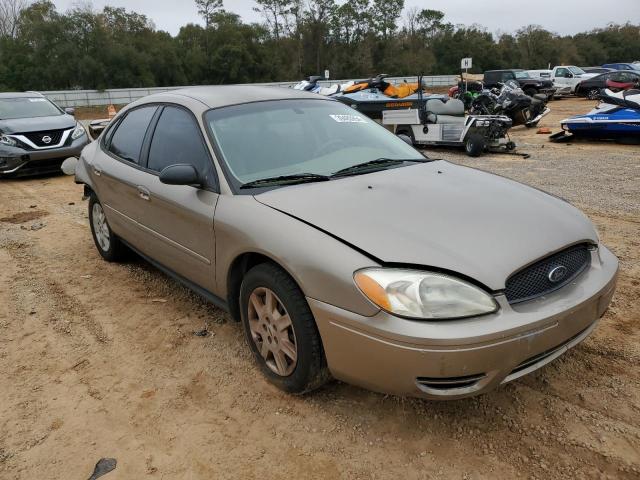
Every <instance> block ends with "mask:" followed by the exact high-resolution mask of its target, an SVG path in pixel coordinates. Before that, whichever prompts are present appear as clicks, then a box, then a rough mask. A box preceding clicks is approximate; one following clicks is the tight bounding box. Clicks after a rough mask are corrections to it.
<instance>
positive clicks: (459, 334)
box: [308, 246, 618, 400]
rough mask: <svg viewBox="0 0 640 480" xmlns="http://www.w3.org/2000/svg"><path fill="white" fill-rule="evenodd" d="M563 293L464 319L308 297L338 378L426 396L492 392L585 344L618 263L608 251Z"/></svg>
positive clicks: (604, 303)
mask: <svg viewBox="0 0 640 480" xmlns="http://www.w3.org/2000/svg"><path fill="white" fill-rule="evenodd" d="M592 255H593V259H592V260H593V261H592V265H591V267H590V268H589V269H588V270H586V271H585V272H583V274H581V276H580V277H578V278H577V279H576V280H574V281H573V282H572V283H570V284H568V285H566V286H565V287H563V288H562V289H560V290H558V291H556V292H553V293H551V294H548V295H545V296H544V297H540V298H538V299H535V300H531V301H528V302H525V303H521V304H517V305H510V304H509V303H508V301H507V300H506V297H505V296H504V295H496V300H497V301H498V303H499V304H500V310H499V311H498V312H497V313H495V314H492V315H487V316H484V317H478V318H470V319H464V320H452V321H440V322H428V321H411V320H405V319H401V318H398V317H395V316H393V315H390V314H387V313H385V312H382V311H381V312H379V313H378V314H376V315H374V316H373V317H364V316H361V315H358V314H355V313H353V312H349V311H346V310H343V309H340V308H338V307H335V306H333V305H329V304H327V303H323V302H320V301H318V300H315V299H308V301H309V305H310V307H311V310H312V312H313V314H314V317H315V319H316V322H317V325H318V329H319V331H320V335H321V337H322V341H323V345H324V349H325V353H326V358H327V363H328V366H329V369H330V371H331V373H332V374H333V376H334V377H335V378H337V379H339V380H343V381H345V382H348V383H352V384H355V385H359V386H362V387H365V388H368V389H370V390H374V391H378V392H384V393H390V394H395V395H403V396H414V397H422V398H428V399H442V400H445V399H457V398H463V397H468V396H473V395H478V394H481V393H485V392H488V391H490V390H492V389H494V388H496V387H498V386H499V385H501V384H504V383H507V382H510V381H512V380H515V379H516V378H519V377H521V376H523V375H526V374H528V373H530V372H533V371H534V370H537V369H538V368H540V367H542V366H543V365H546V364H547V363H549V362H551V361H552V360H554V359H556V358H557V357H559V356H560V355H562V354H563V353H564V352H566V351H567V350H568V349H570V348H572V347H574V346H575V345H577V344H579V343H580V342H581V341H582V340H584V339H585V338H586V337H587V336H588V335H589V334H590V333H591V332H592V331H593V330H594V328H595V327H596V325H597V322H598V320H599V319H600V317H601V316H602V315H603V314H604V312H605V311H606V309H607V307H608V305H609V303H610V302H611V298H612V296H613V293H614V291H615V285H616V279H617V272H618V260H617V259H616V257H615V256H614V255H613V254H612V253H611V252H610V251H609V250H607V249H606V248H605V247H603V246H600V248H599V250H598V251H597V252H596V251H594V252H593V253H592Z"/></svg>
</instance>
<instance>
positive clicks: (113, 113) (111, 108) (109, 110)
mask: <svg viewBox="0 0 640 480" xmlns="http://www.w3.org/2000/svg"><path fill="white" fill-rule="evenodd" d="M107 114H108V115H109V118H113V117H115V116H116V107H114V106H113V105H109V106H108V107H107Z"/></svg>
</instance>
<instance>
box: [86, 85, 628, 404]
mask: <svg viewBox="0 0 640 480" xmlns="http://www.w3.org/2000/svg"><path fill="white" fill-rule="evenodd" d="M75 174H76V181H77V182H78V183H82V184H84V185H85V194H86V196H87V197H88V198H89V217H90V224H91V231H92V234H93V238H94V240H95V244H96V247H97V249H98V252H99V253H100V255H102V257H103V258H104V259H105V260H108V261H116V260H118V259H120V258H121V257H122V254H123V253H124V252H125V251H126V250H133V251H135V252H137V253H138V254H140V255H141V256H143V257H144V258H146V259H147V260H148V261H149V262H151V263H152V264H153V265H155V266H156V267H158V268H159V269H161V270H163V271H164V272H166V273H167V274H168V275H171V276H172V277H174V278H176V279H177V280H179V281H180V282H182V283H183V284H185V285H187V286H188V287H190V288H192V289H193V290H194V291H196V292H197V293H199V294H201V295H202V296H204V297H205V298H207V299H209V300H210V301H211V302H213V303H214V304H216V305H218V306H219V307H221V308H223V309H225V310H227V311H229V312H230V314H231V316H232V317H233V318H234V319H236V320H238V321H240V322H241V323H242V326H243V328H244V331H245V334H246V338H247V342H248V344H249V346H250V348H251V349H252V351H253V353H254V355H255V359H256V362H257V365H258V366H259V368H260V369H261V370H262V372H263V373H264V375H265V377H266V378H267V379H268V380H269V381H271V382H273V383H274V384H275V385H277V386H278V387H280V388H282V389H283V390H285V391H287V392H291V393H303V392H307V391H309V390H312V389H314V388H317V387H318V386H320V385H322V384H323V383H324V382H325V381H326V380H327V379H329V378H330V377H331V376H333V377H334V378H337V379H340V380H343V381H346V382H350V383H353V384H356V385H360V386H363V387H366V388H369V389H372V390H376V391H381V392H388V393H393V394H399V395H413V396H420V397H427V398H440V399H452V398H461V397H465V396H470V395H475V394H479V393H482V392H486V391H488V390H490V389H492V388H495V387H497V386H498V385H500V384H503V383H505V382H509V381H511V380H514V379H516V378H518V377H520V376H522V375H525V374H527V373H529V372H532V371H534V370H536V369H538V368H540V367H541V366H543V365H545V364H547V363H548V362H550V361H552V360H553V359H555V358H557V357H558V356H560V355H561V354H563V353H564V352H566V351H567V350H568V349H569V348H571V347H573V346H575V345H576V344H578V343H579V342H581V341H582V340H583V339H584V338H586V337H587V336H588V335H589V334H590V333H591V332H592V331H593V329H594V328H595V327H596V324H597V322H598V319H599V318H600V317H601V316H602V314H603V313H604V312H605V310H606V309H607V306H608V305H609V302H610V300H611V297H612V295H613V292H614V289H615V282H616V274H617V270H618V261H617V259H616V258H615V257H614V256H613V255H612V254H611V252H610V251H609V250H608V249H607V248H606V247H605V246H604V245H602V244H601V243H600V241H599V238H598V235H597V233H596V231H595V229H594V227H593V225H592V224H591V222H589V220H588V219H587V218H586V217H585V216H584V215H583V214H582V213H580V212H579V211H578V210H576V209H575V208H574V207H573V206H571V205H570V204H569V203H567V202H565V201H563V200H562V199H559V198H556V197H553V196H550V195H547V194H545V193H543V192H541V191H539V190H536V189H533V188H530V187H527V186H525V185H522V184H519V183H516V182H514V181H511V180H508V179H505V178H502V177H498V176H494V175H491V174H488V173H484V172H481V171H478V170H475V169H469V168H465V167H461V166H457V165H454V164H451V163H448V162H445V161H442V160H437V161H433V160H430V159H428V158H426V157H424V156H423V155H422V154H421V153H419V152H418V151H416V150H414V149H413V148H412V147H411V146H409V145H407V143H405V142H404V141H403V140H402V139H399V138H398V137H396V136H394V135H393V134H391V133H390V132H388V131H387V130H385V129H384V128H383V127H381V126H379V125H378V124H376V123H375V122H373V121H371V120H370V119H368V118H367V117H365V116H363V115H362V114H360V113H358V111H356V110H354V109H352V108H350V107H347V106H345V105H342V104H340V103H338V102H335V101H332V100H330V99H327V98H325V97H321V96H318V95H314V94H311V93H305V92H299V91H294V90H289V89H282V88H270V87H202V88H192V89H185V90H178V91H173V92H170V93H163V94H158V95H153V96H150V97H147V98H145V99H142V100H140V101H137V102H134V103H133V104H131V105H129V106H128V107H127V108H125V109H123V110H122V111H121V112H120V113H119V114H118V115H117V116H116V117H115V119H114V120H113V121H112V122H111V123H110V125H109V126H108V127H107V128H106V130H105V131H104V132H103V133H102V135H101V136H100V137H99V138H98V139H97V140H96V141H95V142H93V143H92V144H90V145H89V146H88V147H87V148H86V149H85V150H84V151H83V153H82V156H81V159H80V161H79V163H78V165H77V168H76V170H75Z"/></svg>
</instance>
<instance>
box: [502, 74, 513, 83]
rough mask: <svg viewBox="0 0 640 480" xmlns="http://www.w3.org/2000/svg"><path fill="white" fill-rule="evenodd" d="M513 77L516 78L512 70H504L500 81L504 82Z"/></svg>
mask: <svg viewBox="0 0 640 480" xmlns="http://www.w3.org/2000/svg"><path fill="white" fill-rule="evenodd" d="M514 78H516V76H515V75H514V73H513V72H504V73H503V74H502V81H503V82H506V81H507V80H513V79H514Z"/></svg>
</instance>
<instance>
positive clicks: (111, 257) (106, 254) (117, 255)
mask: <svg viewBox="0 0 640 480" xmlns="http://www.w3.org/2000/svg"><path fill="white" fill-rule="evenodd" d="M89 225H91V235H92V236H93V241H94V243H95V244H96V248H97V249H98V252H99V253H100V255H101V256H102V258H104V259H105V260H106V261H108V262H117V261H119V260H122V258H123V257H124V254H125V246H124V245H123V244H122V242H121V241H120V239H119V238H118V237H117V236H116V235H115V234H114V233H113V232H112V231H111V228H110V227H109V223H108V222H107V217H106V215H105V214H104V209H103V208H102V204H101V203H100V201H99V200H98V197H97V196H96V195H95V193H92V194H91V197H89Z"/></svg>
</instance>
